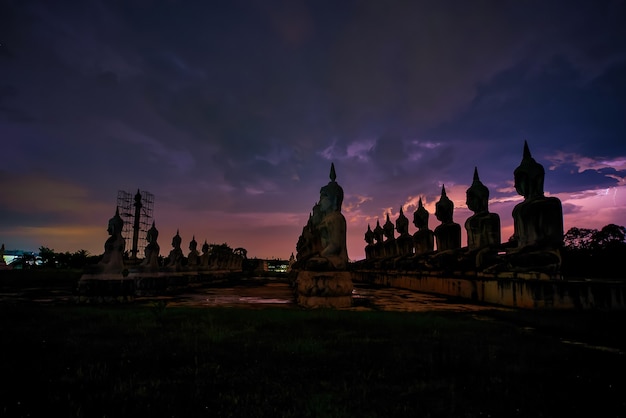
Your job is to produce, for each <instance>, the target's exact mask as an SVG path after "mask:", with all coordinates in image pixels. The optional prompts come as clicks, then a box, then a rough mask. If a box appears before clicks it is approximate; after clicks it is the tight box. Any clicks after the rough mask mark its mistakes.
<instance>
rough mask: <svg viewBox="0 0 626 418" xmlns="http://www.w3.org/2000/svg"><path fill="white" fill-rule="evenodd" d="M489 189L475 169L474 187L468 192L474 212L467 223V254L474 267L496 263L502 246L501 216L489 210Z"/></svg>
mask: <svg viewBox="0 0 626 418" xmlns="http://www.w3.org/2000/svg"><path fill="white" fill-rule="evenodd" d="M488 202H489V189H487V187H486V186H485V185H484V184H483V183H482V182H481V181H480V178H479V177H478V168H474V178H473V181H472V185H471V186H470V187H469V188H468V189H467V191H466V204H467V207H468V209H469V210H471V211H472V212H474V214H473V215H472V216H470V217H469V218H467V220H466V221H465V229H466V231H467V254H466V255H465V257H467V258H468V259H471V261H472V267H479V268H480V267H485V266H486V265H487V264H493V263H495V262H496V261H495V257H496V255H497V252H498V249H499V247H500V245H501V242H502V241H501V239H500V216H498V214H496V213H490V212H489V209H488Z"/></svg>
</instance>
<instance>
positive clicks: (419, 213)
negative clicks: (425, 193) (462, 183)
mask: <svg viewBox="0 0 626 418" xmlns="http://www.w3.org/2000/svg"><path fill="white" fill-rule="evenodd" d="M428 217H429V213H428V211H427V210H426V208H424V205H423V204H422V198H421V197H420V200H419V202H418V205H417V210H416V211H415V212H413V225H415V227H416V228H417V232H415V234H413V247H414V249H415V255H416V256H422V255H425V254H430V253H432V252H433V250H434V242H435V235H434V233H433V231H431V230H430V229H428Z"/></svg>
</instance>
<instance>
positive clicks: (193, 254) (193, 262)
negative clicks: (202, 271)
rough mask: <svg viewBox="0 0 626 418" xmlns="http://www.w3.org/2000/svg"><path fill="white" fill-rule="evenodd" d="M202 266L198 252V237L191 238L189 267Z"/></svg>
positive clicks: (188, 257)
mask: <svg viewBox="0 0 626 418" xmlns="http://www.w3.org/2000/svg"><path fill="white" fill-rule="evenodd" d="M199 264H200V253H199V252H198V243H197V242H196V236H195V235H194V236H192V237H191V241H190V242H189V255H188V256H187V265H188V266H189V267H197V266H198V265H199Z"/></svg>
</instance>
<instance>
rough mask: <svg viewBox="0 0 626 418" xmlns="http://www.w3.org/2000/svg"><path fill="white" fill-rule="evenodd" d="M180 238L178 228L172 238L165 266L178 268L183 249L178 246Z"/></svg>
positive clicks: (181, 259)
mask: <svg viewBox="0 0 626 418" xmlns="http://www.w3.org/2000/svg"><path fill="white" fill-rule="evenodd" d="M182 241H183V240H182V238H181V237H180V234H179V232H178V230H176V235H174V237H173V238H172V247H173V248H172V250H171V251H170V255H169V256H168V258H167V267H169V268H171V269H180V267H181V266H182V262H183V250H182V249H181V248H180V244H181V242H182Z"/></svg>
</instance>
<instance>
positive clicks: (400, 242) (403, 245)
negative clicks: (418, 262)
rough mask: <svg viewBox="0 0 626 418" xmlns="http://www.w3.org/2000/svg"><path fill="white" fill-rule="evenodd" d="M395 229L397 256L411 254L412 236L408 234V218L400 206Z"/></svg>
mask: <svg viewBox="0 0 626 418" xmlns="http://www.w3.org/2000/svg"><path fill="white" fill-rule="evenodd" d="M396 231H397V232H398V234H399V236H398V238H397V239H396V250H397V253H398V255H399V256H405V255H410V254H413V238H412V237H411V235H410V234H409V219H408V218H407V217H406V216H405V215H404V210H403V209H402V206H400V214H399V215H398V219H396Z"/></svg>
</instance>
